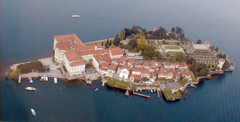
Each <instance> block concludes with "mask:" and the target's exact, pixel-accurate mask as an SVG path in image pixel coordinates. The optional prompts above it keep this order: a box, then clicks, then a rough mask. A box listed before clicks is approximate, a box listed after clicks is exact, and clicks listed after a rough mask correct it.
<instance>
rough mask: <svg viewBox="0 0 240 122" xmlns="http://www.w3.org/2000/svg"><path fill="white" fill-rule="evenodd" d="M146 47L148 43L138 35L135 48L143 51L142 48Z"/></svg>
mask: <svg viewBox="0 0 240 122" xmlns="http://www.w3.org/2000/svg"><path fill="white" fill-rule="evenodd" d="M147 45H148V41H147V40H146V38H145V37H144V36H143V35H140V34H139V35H138V37H137V48H138V50H144V48H145V47H146V46H147Z"/></svg>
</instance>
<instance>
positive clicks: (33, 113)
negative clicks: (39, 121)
mask: <svg viewBox="0 0 240 122" xmlns="http://www.w3.org/2000/svg"><path fill="white" fill-rule="evenodd" d="M31 112H32V115H33V116H34V117H35V116H36V115H37V113H36V111H35V110H34V109H33V108H31Z"/></svg>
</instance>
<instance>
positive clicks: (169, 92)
mask: <svg viewBox="0 0 240 122" xmlns="http://www.w3.org/2000/svg"><path fill="white" fill-rule="evenodd" d="M163 93H164V96H165V97H166V99H167V100H175V99H180V98H181V97H182V94H181V92H180V91H176V92H174V93H172V89H170V88H165V89H164V90H163Z"/></svg>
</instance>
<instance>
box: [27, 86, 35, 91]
mask: <svg viewBox="0 0 240 122" xmlns="http://www.w3.org/2000/svg"><path fill="white" fill-rule="evenodd" d="M25 89H26V90H27V91H36V90H37V89H36V88H34V87H26V88H25Z"/></svg>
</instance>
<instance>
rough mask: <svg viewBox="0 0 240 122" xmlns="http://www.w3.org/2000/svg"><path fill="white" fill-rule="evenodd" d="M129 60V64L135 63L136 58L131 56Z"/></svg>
mask: <svg viewBox="0 0 240 122" xmlns="http://www.w3.org/2000/svg"><path fill="white" fill-rule="evenodd" d="M127 62H128V63H129V64H131V65H133V64H134V62H135V59H134V58H130V59H128V61H127Z"/></svg>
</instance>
